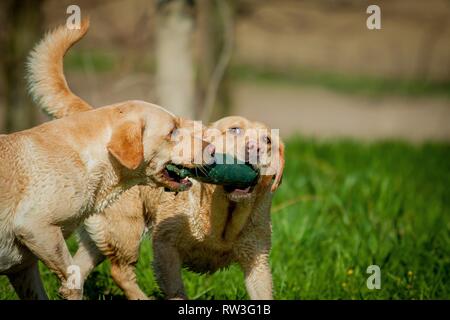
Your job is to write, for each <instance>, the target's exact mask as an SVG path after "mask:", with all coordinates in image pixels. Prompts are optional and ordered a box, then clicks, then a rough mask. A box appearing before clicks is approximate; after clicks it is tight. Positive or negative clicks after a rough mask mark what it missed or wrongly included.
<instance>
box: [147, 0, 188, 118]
mask: <svg viewBox="0 0 450 320" xmlns="http://www.w3.org/2000/svg"><path fill="white" fill-rule="evenodd" d="M193 7H194V3H193V1H188V0H159V1H157V33H156V43H157V44H156V81H157V83H156V86H157V94H158V103H159V104H161V106H163V107H164V108H167V109H168V110H170V111H172V112H173V113H175V114H176V115H179V116H182V117H186V118H191V119H192V118H194V117H195V110H194V105H195V73H194V58H193V48H192V44H193V31H194V10H193Z"/></svg>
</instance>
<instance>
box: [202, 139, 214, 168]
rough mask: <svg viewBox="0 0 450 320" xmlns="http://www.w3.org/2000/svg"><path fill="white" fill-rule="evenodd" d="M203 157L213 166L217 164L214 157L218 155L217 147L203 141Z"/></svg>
mask: <svg viewBox="0 0 450 320" xmlns="http://www.w3.org/2000/svg"><path fill="white" fill-rule="evenodd" d="M203 155H204V158H205V162H206V163H208V164H213V163H214V162H215V160H214V156H215V155H216V146H215V145H213V144H210V143H208V142H206V141H203Z"/></svg>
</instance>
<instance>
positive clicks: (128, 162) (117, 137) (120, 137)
mask: <svg viewBox="0 0 450 320" xmlns="http://www.w3.org/2000/svg"><path fill="white" fill-rule="evenodd" d="M142 130H143V124H142V122H141V121H126V122H123V123H121V124H120V125H118V126H117V127H116V128H114V129H113V133H112V136H111V140H110V141H109V143H108V146H107V148H108V151H109V152H110V153H111V154H112V155H113V156H114V158H116V159H117V161H119V162H120V163H121V164H122V165H123V166H125V167H126V168H128V169H130V170H134V169H136V168H137V167H139V165H140V164H141V162H142V161H143V160H144V145H143V142H142Z"/></svg>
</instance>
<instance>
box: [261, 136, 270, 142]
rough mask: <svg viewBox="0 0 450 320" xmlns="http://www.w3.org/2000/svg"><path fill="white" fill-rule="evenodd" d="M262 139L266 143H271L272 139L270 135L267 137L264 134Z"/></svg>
mask: <svg viewBox="0 0 450 320" xmlns="http://www.w3.org/2000/svg"><path fill="white" fill-rule="evenodd" d="M263 140H264V142H265V143H267V144H271V143H272V140H270V137H269V136H264V137H263Z"/></svg>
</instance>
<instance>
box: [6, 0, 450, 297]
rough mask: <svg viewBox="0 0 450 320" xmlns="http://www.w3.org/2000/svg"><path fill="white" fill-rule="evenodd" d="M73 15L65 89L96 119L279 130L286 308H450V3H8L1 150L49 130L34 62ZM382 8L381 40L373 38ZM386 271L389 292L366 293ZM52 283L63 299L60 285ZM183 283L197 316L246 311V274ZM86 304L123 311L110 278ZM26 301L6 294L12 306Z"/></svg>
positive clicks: (280, 282)
mask: <svg viewBox="0 0 450 320" xmlns="http://www.w3.org/2000/svg"><path fill="white" fill-rule="evenodd" d="M71 4H77V5H78V6H79V7H80V9H81V16H82V17H85V16H90V18H91V27H90V31H89V32H88V34H87V35H86V37H85V38H84V39H82V40H81V41H80V42H79V43H77V44H76V45H75V46H74V47H73V48H72V49H70V51H69V53H68V54H67V56H66V57H65V60H64V69H65V74H66V77H67V81H68V83H69V86H70V87H71V89H72V90H73V91H74V92H75V93H76V94H78V95H79V96H81V97H82V98H83V99H85V100H86V101H88V102H89V103H91V104H92V105H93V106H97V107H98V106H103V105H106V104H109V103H115V102H119V101H124V100H127V99H142V100H146V101H149V102H156V103H158V104H161V105H162V106H164V107H166V108H167V109H170V110H172V111H173V112H175V113H177V114H179V115H183V116H186V117H189V118H194V119H197V120H203V121H205V122H209V121H213V120H216V119H218V118H220V117H222V116H225V115H231V114H237V115H243V116H246V117H248V118H249V119H251V120H260V121H263V122H265V123H267V124H268V125H269V126H270V127H272V128H278V129H280V133H281V135H282V137H283V138H284V139H285V142H286V168H285V171H284V178H283V185H282V186H281V188H280V189H279V190H278V191H277V192H276V194H275V197H274V200H273V206H272V221H273V237H272V242H273V248H272V253H271V266H272V271H273V278H274V293H275V298H276V299H449V298H450V194H449V190H450V189H449V186H450V161H449V160H450V143H449V141H450V1H448V0H428V1H422V0H384V1H381V0H380V1H374V2H372V1H370V2H369V1H364V0H235V1H232V0H228V1H226V0H195V1H194V0H161V1H156V0H155V1H145V0H108V1H106V0H89V1H88V0H80V1H72V0H70V1H68V0H62V1H61V0H42V1H38V0H16V1H14V0H2V1H0V133H5V132H14V131H17V130H22V129H25V128H29V127H31V126H33V125H35V124H37V123H40V122H43V121H48V120H49V119H48V118H47V116H45V115H44V114H43V113H42V112H41V111H39V110H38V108H37V107H36V106H35V105H33V104H32V102H31V101H30V98H29V97H28V95H27V92H26V91H27V90H26V81H25V75H26V72H25V61H26V58H27V56H28V54H29V52H30V50H31V49H32V47H33V46H34V45H35V44H36V43H37V42H38V41H39V39H41V38H42V37H43V35H44V33H45V32H46V31H47V30H50V29H52V28H54V27H56V26H58V25H61V24H65V22H66V19H67V17H69V15H68V14H66V10H67V7H68V6H69V5H71ZM370 4H377V5H379V6H380V8H381V27H382V29H381V30H369V29H368V28H367V26H366V20H367V18H368V17H369V14H367V13H366V9H367V7H368V6H369V5H370ZM0 165H1V164H0ZM68 244H69V247H70V249H71V252H72V253H74V252H75V250H76V241H75V239H74V238H71V239H69V241H68ZM141 248H142V249H141V259H140V260H139V263H138V265H137V277H138V282H139V284H140V286H141V288H143V289H144V291H145V292H146V293H147V294H149V295H152V296H156V297H160V298H161V297H162V296H161V293H160V292H159V291H158V289H157V286H156V283H155V281H154V278H153V274H152V273H151V272H149V262H150V261H151V259H152V258H151V257H152V249H151V245H150V241H149V240H148V239H146V240H145V241H144V243H143V245H142V247H141ZM372 264H376V265H379V266H380V268H381V270H382V289H381V290H370V289H368V288H367V287H366V285H365V284H366V280H367V277H368V274H367V273H366V269H367V267H368V266H369V265H372ZM41 274H43V278H44V282H45V286H46V289H47V292H48V293H49V295H50V297H52V298H55V299H56V298H59V296H58V291H57V290H58V286H59V285H58V281H57V279H56V277H54V275H53V274H52V273H51V272H50V271H49V270H48V269H47V268H45V267H44V266H43V265H41ZM183 278H184V280H185V286H186V290H187V293H188V296H189V297H191V298H192V299H246V298H248V296H247V295H246V291H245V286H244V284H243V276H242V272H241V271H240V270H239V268H238V267H237V266H232V267H231V268H230V269H228V270H225V271H223V272H218V273H215V274H214V275H202V276H199V275H198V274H194V273H192V272H189V271H187V270H183ZM85 297H87V298H89V299H123V298H124V297H123V294H122V292H121V290H120V289H119V288H118V287H116V286H115V284H114V283H113V281H112V279H111V277H110V273H109V265H108V262H104V263H103V264H102V265H100V266H99V267H98V268H97V269H96V270H95V271H94V272H93V274H92V275H91V276H90V278H89V279H88V281H87V283H86V285H85ZM16 298H17V297H16V296H15V294H14V291H13V290H12V288H11V287H10V285H9V284H8V282H7V279H6V278H5V277H0V299H16Z"/></svg>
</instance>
